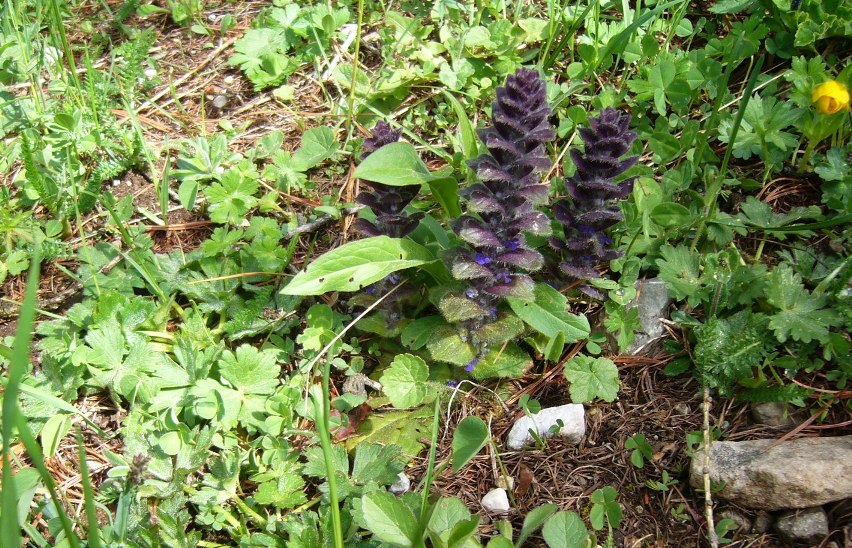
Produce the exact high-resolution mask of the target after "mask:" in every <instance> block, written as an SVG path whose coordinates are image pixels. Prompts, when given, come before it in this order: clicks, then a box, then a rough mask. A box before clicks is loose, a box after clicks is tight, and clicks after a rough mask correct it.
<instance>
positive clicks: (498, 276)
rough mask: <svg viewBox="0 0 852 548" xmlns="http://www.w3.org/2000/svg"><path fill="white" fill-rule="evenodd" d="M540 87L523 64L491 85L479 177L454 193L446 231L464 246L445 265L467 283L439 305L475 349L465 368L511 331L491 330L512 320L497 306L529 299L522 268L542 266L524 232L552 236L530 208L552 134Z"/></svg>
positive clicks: (539, 197) (540, 192)
mask: <svg viewBox="0 0 852 548" xmlns="http://www.w3.org/2000/svg"><path fill="white" fill-rule="evenodd" d="M546 91H547V90H546V85H545V83H544V81H543V80H542V79H541V77H540V76H539V74H538V72H537V71H535V70H528V69H519V70H518V71H517V72H515V73H514V74H513V75H511V76H509V77H508V78H507V79H506V84H505V86H503V87H500V88H497V99H496V100H495V101H494V104H493V106H492V110H491V112H492V119H493V124H494V125H493V126H492V127H489V128H486V129H483V130H481V131H480V132H479V136H480V139H481V140H482V142H483V143H485V146H486V147H487V148H488V154H483V155H482V156H480V157H479V158H476V159H475V160H473V161H471V162H470V165H471V167H472V168H473V169H474V170H475V171H476V174H477V176H478V179H479V181H478V182H476V183H474V184H472V185H470V186H469V187H467V188H465V189H463V190H461V191H460V192H459V195H460V196H461V198H462V199H463V200H464V202H465V203H466V206H465V210H466V213H465V215H462V216H461V217H459V218H458V219H456V220H455V221H454V222H453V223H452V228H453V230H454V231H455V232H456V234H458V235H459V237H460V238H461V239H462V240H464V241H465V242H466V243H467V244H468V247H466V248H459V249H456V250H454V251H453V252H451V253H450V254H449V255H448V256H447V263H448V265H449V267H450V270H451V272H452V274H453V277H454V278H455V279H457V280H460V281H464V282H465V283H466V284H467V287H466V288H465V289H464V290H462V291H460V292H458V293H455V294H447V295H444V296H443V297H442V298H441V300H440V302H439V303H438V307H439V308H440V309H441V312H442V313H443V314H444V316H445V317H446V318H447V319H448V320H449V321H451V322H455V323H456V324H457V326H458V327H459V328H460V329H461V331H462V333H461V335H462V336H463V338H464V340H466V341H468V342H469V343H471V344H472V345H473V346H474V347H475V348H476V351H477V355H476V357H475V358H474V360H472V361H471V362H470V363H469V364H468V369H472V368H473V367H474V366H476V365H477V363H478V360H479V359H480V358H481V357H482V356H484V355H485V353H486V351H487V347H488V345H489V344H502V343H503V342H505V341H506V340H509V339H510V338H511V337H512V336H514V335H515V334H517V333H514V334H512V333H509V334H508V335H506V333H508V331H506V330H505V328H504V327H499V328H498V327H497V326H498V325H502V326H505V325H508V324H510V323H511V321H509V320H507V318H506V314H505V312H503V311H501V310H499V309H498V307H497V305H498V303H499V301H500V300H501V299H502V298H503V297H519V298H525V299H531V298H532V296H533V289H534V284H533V281H532V278H531V277H530V276H529V275H528V272H533V271H535V270H538V269H539V268H541V267H542V265H543V263H544V258H543V257H542V255H541V254H540V253H539V252H538V251H536V250H535V249H532V248H530V247H529V246H528V245H527V243H526V240H525V237H524V236H525V234H535V235H543V236H546V235H548V234H550V221H549V220H548V218H547V216H546V215H544V214H543V213H541V212H540V211H537V210H536V209H535V206H536V205H538V204H542V203H544V202H545V201H546V200H547V186H546V185H543V184H541V181H540V177H541V171H543V170H546V169H548V168H549V167H550V165H551V164H550V160H549V159H548V157H547V154H546V150H545V143H546V142H547V141H549V140H551V139H553V138H554V137H555V135H554V132H553V129H552V127H551V125H550V122H549V121H548V117H549V116H550V107H549V106H548V104H547V93H546ZM498 331H499V332H500V333H502V334H498Z"/></svg>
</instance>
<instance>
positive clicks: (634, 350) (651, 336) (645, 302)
mask: <svg viewBox="0 0 852 548" xmlns="http://www.w3.org/2000/svg"><path fill="white" fill-rule="evenodd" d="M636 291H637V295H636V299H634V300H633V301H632V302H631V303H630V304H628V305H627V306H628V307H629V308H638V309H639V322H640V323H641V324H642V329H640V330H639V331H637V332H636V339H635V340H634V341H633V342H632V343H630V345H629V346H628V347H627V350H626V353H627V354H630V355H635V354H638V353H640V352H642V351H643V350H646V349H647V348H649V347H650V346H651V345H652V344H653V343H654V342H656V341H657V340H658V339H660V338H662V337H663V336H664V335H665V334H666V329H665V326H664V325H663V323H662V322H661V321H660V319H661V318H662V319H668V317H669V306H671V304H672V298H671V295H669V290H668V289H666V283H665V282H664V281H663V280H661V279H659V278H650V279H648V280H639V281H638V282H636Z"/></svg>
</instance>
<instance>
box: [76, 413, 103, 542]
mask: <svg viewBox="0 0 852 548" xmlns="http://www.w3.org/2000/svg"><path fill="white" fill-rule="evenodd" d="M77 449H78V452H79V455H80V478H81V479H82V482H83V500H84V505H85V507H86V531H87V532H88V533H89V548H101V535H100V526H99V525H98V512H97V510H96V509H95V492H94V490H93V489H92V479H91V478H90V477H89V467H88V465H87V464H86V446H85V445H83V436H82V434H80V431H79V430H77Z"/></svg>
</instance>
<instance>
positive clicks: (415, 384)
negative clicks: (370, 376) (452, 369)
mask: <svg viewBox="0 0 852 548" xmlns="http://www.w3.org/2000/svg"><path fill="white" fill-rule="evenodd" d="M428 380H429V367H428V366H427V365H426V362H424V361H423V359H421V358H420V357H418V356H415V355H413V354H400V355H398V356H396V357H395V358H394V360H393V362H392V363H391V365H390V367H389V368H388V369H386V370H385V372H384V373H383V374H382V377H381V379H380V380H379V382H380V383H381V384H382V391H383V392H384V393H385V395H387V397H388V398H390V401H391V403H392V404H393V406H394V407H397V408H400V409H406V408H409V407H417V406H418V405H420V404H421V403H423V401H424V400H425V399H426V397H427V396H428V395H429V393H430V392H431V390H430V388H431V387H430V385H429V384H428Z"/></svg>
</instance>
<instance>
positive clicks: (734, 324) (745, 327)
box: [694, 310, 767, 395]
mask: <svg viewBox="0 0 852 548" xmlns="http://www.w3.org/2000/svg"><path fill="white" fill-rule="evenodd" d="M765 326H766V319H765V317H764V316H762V315H757V314H752V313H751V311H749V310H743V311H741V312H738V313H737V314H734V315H733V316H730V317H729V318H725V319H721V318H717V317H716V316H711V317H710V318H708V319H707V322H706V323H705V324H704V325H702V326H700V327H698V328H696V329H695V331H694V332H695V337H696V339H697V340H696V344H695V352H694V356H695V365H696V367H697V369H698V374H699V376H700V378H701V380H702V381H703V382H704V383H706V384H707V385H708V386H710V387H711V388H716V389H718V390H719V392H720V393H722V394H723V395H730V393H731V391H732V389H733V386H735V385H736V384H737V383H738V382H739V381H740V380H742V379H751V378H752V376H753V374H752V371H753V369H754V368H755V367H760V366H761V365H762V364H763V360H764V358H766V355H767V333H766V327H765Z"/></svg>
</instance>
